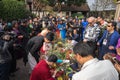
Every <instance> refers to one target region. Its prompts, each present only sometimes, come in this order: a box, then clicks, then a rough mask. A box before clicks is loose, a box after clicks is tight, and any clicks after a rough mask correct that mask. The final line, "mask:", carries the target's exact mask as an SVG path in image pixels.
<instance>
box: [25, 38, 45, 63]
mask: <svg viewBox="0 0 120 80" xmlns="http://www.w3.org/2000/svg"><path fill="white" fill-rule="evenodd" d="M43 42H44V37H43V36H35V37H33V38H31V39H30V40H29V41H28V43H27V51H28V52H30V53H31V54H32V56H34V57H35V59H36V61H37V62H38V61H39V60H38V58H39V56H38V55H37V53H38V52H39V50H40V48H41V47H42V46H43Z"/></svg>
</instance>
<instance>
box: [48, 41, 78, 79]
mask: <svg viewBox="0 0 120 80" xmlns="http://www.w3.org/2000/svg"><path fill="white" fill-rule="evenodd" d="M49 54H55V55H56V56H57V57H58V61H57V65H56V69H57V71H58V72H57V74H56V77H57V80H59V79H60V80H61V78H62V80H68V77H69V75H70V74H73V73H75V72H76V71H77V68H78V65H77V63H75V62H76V61H75V59H74V54H73V51H72V46H71V45H70V44H68V43H63V42H60V41H59V42H57V43H55V44H54V45H53V48H52V49H51V50H49ZM70 77H71V75H70Z"/></svg>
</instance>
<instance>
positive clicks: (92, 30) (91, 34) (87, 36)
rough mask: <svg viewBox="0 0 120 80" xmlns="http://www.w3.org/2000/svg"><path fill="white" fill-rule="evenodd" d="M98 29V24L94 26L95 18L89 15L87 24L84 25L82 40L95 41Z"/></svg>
mask: <svg viewBox="0 0 120 80" xmlns="http://www.w3.org/2000/svg"><path fill="white" fill-rule="evenodd" d="M99 32H100V29H99V27H98V26H95V18H94V17H89V18H88V26H87V27H86V29H85V31H84V34H83V41H84V42H90V41H92V42H96V41H97V39H98V36H99Z"/></svg>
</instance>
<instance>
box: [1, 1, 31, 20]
mask: <svg viewBox="0 0 120 80" xmlns="http://www.w3.org/2000/svg"><path fill="white" fill-rule="evenodd" d="M30 15H31V12H29V11H28V10H26V7H25V4H24V3H23V1H17V0H2V1H0V17H1V18H2V19H3V20H6V21H11V20H14V19H22V18H26V17H28V16H30Z"/></svg>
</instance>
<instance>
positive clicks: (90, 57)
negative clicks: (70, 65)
mask: <svg viewBox="0 0 120 80" xmlns="http://www.w3.org/2000/svg"><path fill="white" fill-rule="evenodd" d="M73 51H74V53H75V59H76V60H77V61H78V62H79V63H80V64H81V65H82V68H81V70H80V71H79V72H77V73H76V74H74V75H73V77H72V80H119V77H118V72H117V71H116V69H115V68H114V66H113V64H112V63H111V62H110V61H109V60H101V61H99V60H98V59H97V58H94V47H93V45H92V44H89V43H85V42H79V43H77V44H76V45H75V46H74V48H73Z"/></svg>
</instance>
